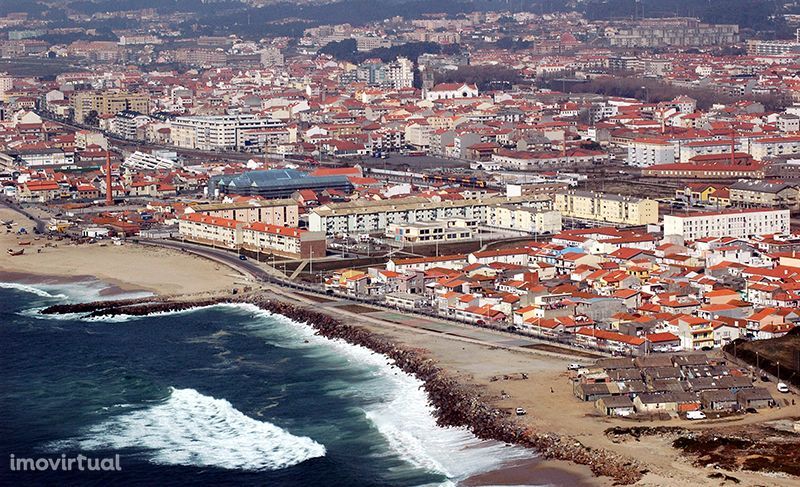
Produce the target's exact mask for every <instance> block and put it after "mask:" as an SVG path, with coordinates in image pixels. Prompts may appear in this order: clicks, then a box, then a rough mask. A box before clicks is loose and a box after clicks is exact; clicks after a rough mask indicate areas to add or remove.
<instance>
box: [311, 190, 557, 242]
mask: <svg viewBox="0 0 800 487" xmlns="http://www.w3.org/2000/svg"><path fill="white" fill-rule="evenodd" d="M504 203H505V204H520V205H521V204H529V205H531V206H533V207H535V208H549V206H550V201H549V200H548V199H547V198H546V197H544V196H540V195H531V196H516V197H511V198H507V197H495V198H474V199H466V200H446V201H437V200H436V199H435V198H433V199H428V198H420V197H408V198H399V199H393V200H386V201H374V200H356V201H350V202H347V203H333V204H329V205H323V206H320V207H318V208H314V209H313V210H312V211H311V212H310V213H309V215H308V227H309V229H310V230H311V231H315V232H325V233H326V234H327V235H335V234H363V233H371V232H383V231H384V230H385V229H386V228H388V226H389V225H390V224H392V223H397V224H408V223H418V222H432V221H436V220H447V219H453V218H463V219H466V220H474V221H477V222H478V223H479V224H485V223H486V222H487V221H489V217H490V215H491V208H492V207H493V206H495V205H499V204H504Z"/></svg>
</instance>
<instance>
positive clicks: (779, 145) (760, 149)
mask: <svg viewBox="0 0 800 487" xmlns="http://www.w3.org/2000/svg"><path fill="white" fill-rule="evenodd" d="M797 154H800V137H798V136H792V137H765V138H763V139H757V140H754V141H753V142H751V144H750V155H751V156H753V159H755V160H757V161H762V160H764V159H767V158H770V157H775V156H786V155H797Z"/></svg>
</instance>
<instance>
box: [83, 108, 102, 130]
mask: <svg viewBox="0 0 800 487" xmlns="http://www.w3.org/2000/svg"><path fill="white" fill-rule="evenodd" d="M83 123H85V124H86V125H91V126H94V127H96V126H98V125H100V117H99V114H98V113H97V110H92V111H90V112H89V113H87V114H86V116H85V117H84V118H83Z"/></svg>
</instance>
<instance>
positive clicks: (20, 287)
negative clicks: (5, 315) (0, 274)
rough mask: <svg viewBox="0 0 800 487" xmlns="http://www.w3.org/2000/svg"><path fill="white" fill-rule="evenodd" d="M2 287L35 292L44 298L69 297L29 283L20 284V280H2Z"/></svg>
mask: <svg viewBox="0 0 800 487" xmlns="http://www.w3.org/2000/svg"><path fill="white" fill-rule="evenodd" d="M0 288H3V289H16V290H17V291H23V292H26V293H31V294H35V295H37V296H40V297H43V298H61V299H65V298H66V297H67V295H66V294H51V293H49V292H47V291H46V290H44V289H42V288H41V286H40V287H36V286H30V285H28V284H20V283H18V282H0Z"/></svg>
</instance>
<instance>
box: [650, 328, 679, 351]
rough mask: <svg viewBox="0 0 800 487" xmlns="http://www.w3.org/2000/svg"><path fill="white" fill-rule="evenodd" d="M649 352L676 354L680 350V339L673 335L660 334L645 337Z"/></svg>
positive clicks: (667, 333)
mask: <svg viewBox="0 0 800 487" xmlns="http://www.w3.org/2000/svg"><path fill="white" fill-rule="evenodd" d="M644 338H645V340H647V349H648V351H650V352H677V351H680V350H681V339H680V338H679V337H678V336H676V335H675V334H673V333H669V332H660V333H649V334H647V335H645V337H644Z"/></svg>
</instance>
